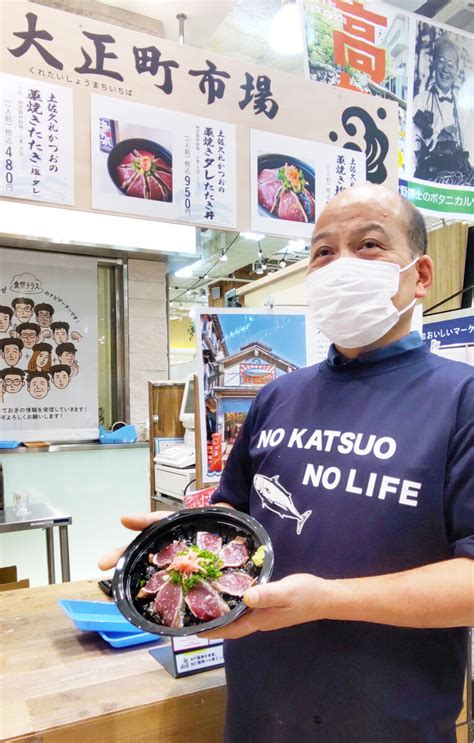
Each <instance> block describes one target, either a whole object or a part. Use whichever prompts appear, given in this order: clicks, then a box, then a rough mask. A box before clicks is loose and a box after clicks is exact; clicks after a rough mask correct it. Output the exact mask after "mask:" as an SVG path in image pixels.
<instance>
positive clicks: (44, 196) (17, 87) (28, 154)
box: [0, 74, 74, 204]
mask: <svg viewBox="0 0 474 743" xmlns="http://www.w3.org/2000/svg"><path fill="white" fill-rule="evenodd" d="M0 86H1V89H2V95H1V117H2V118H1V125H0V147H1V150H0V173H1V185H0V195H2V196H11V197H14V198H18V199H32V200H34V201H48V202H50V203H53V204H74V130H73V110H72V105H73V104H72V90H69V89H68V88H65V87H63V86H61V85H52V84H50V83H43V82H39V81H37V80H30V79H28V78H24V77H17V76H15V75H5V74H0Z"/></svg>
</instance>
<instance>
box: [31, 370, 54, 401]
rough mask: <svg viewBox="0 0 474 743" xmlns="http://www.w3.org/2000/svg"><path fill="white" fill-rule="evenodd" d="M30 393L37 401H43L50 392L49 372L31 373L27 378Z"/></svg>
mask: <svg viewBox="0 0 474 743" xmlns="http://www.w3.org/2000/svg"><path fill="white" fill-rule="evenodd" d="M27 385H28V392H29V393H30V395H31V397H34V398H35V400H42V399H43V397H46V395H47V394H48V392H49V374H48V373H47V372H41V371H35V372H30V373H29V374H28V378H27Z"/></svg>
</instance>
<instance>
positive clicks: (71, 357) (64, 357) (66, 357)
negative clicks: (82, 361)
mask: <svg viewBox="0 0 474 743" xmlns="http://www.w3.org/2000/svg"><path fill="white" fill-rule="evenodd" d="M75 360H76V354H74V353H71V352H70V351H64V353H62V354H61V356H59V362H60V363H61V364H66V365H67V366H72V365H73V364H74V361H75Z"/></svg>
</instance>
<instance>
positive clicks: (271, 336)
mask: <svg viewBox="0 0 474 743" xmlns="http://www.w3.org/2000/svg"><path fill="white" fill-rule="evenodd" d="M196 327H197V328H199V332H197V333H196V342H197V355H198V371H199V411H198V412H197V414H198V415H199V416H200V431H201V446H200V452H199V451H198V452H197V456H199V455H200V456H201V462H202V473H203V474H202V479H203V481H204V482H209V483H215V482H218V480H219V479H220V476H221V474H222V470H223V468H224V465H225V463H226V461H227V459H228V456H229V454H230V451H231V449H232V446H233V444H234V442H235V439H236V438H237V436H238V434H239V431H240V429H241V428H242V426H243V424H244V421H245V418H246V417H247V413H248V411H249V408H250V405H251V404H252V401H253V400H254V399H255V396H256V395H257V393H258V392H259V391H260V390H261V389H262V387H263V386H264V385H265V384H267V383H268V382H271V381H272V380H274V379H276V378H277V377H280V376H281V375H282V374H289V373H290V372H292V371H294V370H295V369H299V368H301V367H303V366H308V365H309V364H312V363H314V362H315V360H316V346H315V342H314V337H315V329H314V325H313V323H312V320H311V318H310V317H309V314H308V313H306V312H302V311H299V310H298V311H294V312H292V311H291V310H285V311H282V312H278V311H274V310H272V311H267V310H251V311H249V310H246V309H235V308H232V309H219V310H216V308H215V307H211V308H206V309H204V310H202V311H200V312H199V314H198V315H197V316H196Z"/></svg>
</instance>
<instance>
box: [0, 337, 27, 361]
mask: <svg viewBox="0 0 474 743" xmlns="http://www.w3.org/2000/svg"><path fill="white" fill-rule="evenodd" d="M15 341H16V338H12V339H11V343H5V344H4V346H3V349H2V356H3V359H4V361H5V364H6V365H7V366H18V362H19V361H20V358H21V349H22V348H23V343H21V341H20V342H19V343H15ZM20 344H21V345H20Z"/></svg>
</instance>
